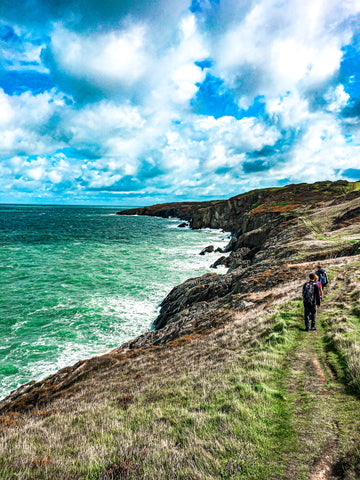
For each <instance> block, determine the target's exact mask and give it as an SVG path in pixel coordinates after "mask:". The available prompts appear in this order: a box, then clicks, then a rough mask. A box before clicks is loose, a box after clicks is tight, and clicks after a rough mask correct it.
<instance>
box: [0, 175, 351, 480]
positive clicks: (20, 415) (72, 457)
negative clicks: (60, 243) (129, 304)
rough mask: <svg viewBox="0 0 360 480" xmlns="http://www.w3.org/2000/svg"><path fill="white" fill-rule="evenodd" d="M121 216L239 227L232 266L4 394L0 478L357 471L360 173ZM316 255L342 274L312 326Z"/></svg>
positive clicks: (345, 474) (178, 290) (312, 475)
mask: <svg viewBox="0 0 360 480" xmlns="http://www.w3.org/2000/svg"><path fill="white" fill-rule="evenodd" d="M119 214H121V215H156V216H162V217H169V216H171V217H178V218H180V219H182V220H186V221H188V222H190V224H191V226H192V228H204V227H210V228H223V229H224V230H227V231H231V232H232V235H233V237H232V239H231V241H230V243H229V245H228V247H227V253H226V254H225V255H224V256H223V258H222V259H220V261H219V262H217V263H223V264H224V265H226V266H227V267H228V272H227V273H226V274H224V275H218V274H216V268H215V267H214V272H213V273H211V274H207V275H204V276H202V277H198V278H193V279H189V280H187V281H185V282H184V283H182V284H181V285H178V286H176V287H175V288H173V289H172V291H171V292H170V293H169V295H168V296H167V297H166V298H165V299H164V300H163V302H162V305H161V310H160V314H159V316H158V318H157V319H156V320H155V322H154V329H153V330H152V331H150V332H146V333H144V334H143V335H141V336H139V337H138V338H136V339H134V340H132V341H130V342H127V343H126V344H124V345H122V346H119V348H117V349H114V350H113V351H112V352H110V353H108V354H107V355H103V356H99V357H94V358H91V359H88V360H84V361H82V362H78V363H77V364H76V365H74V366H72V367H67V368H64V369H62V370H61V371H59V372H58V373H56V374H55V375H51V376H49V377H48V378H46V379H44V380H43V381H41V382H30V383H29V384H27V385H24V386H22V387H20V388H19V389H17V390H15V391H14V392H12V393H11V394H10V395H9V396H8V397H7V398H5V399H4V400H2V401H1V402H0V478H6V479H9V480H10V479H15V478H16V479H24V480H25V479H35V478H36V479H53V478H60V479H63V480H65V479H68V480H69V479H72V480H75V479H77V480H78V479H84V480H85V479H94V480H108V479H109V480H110V479H143V478H149V479H169V478H174V479H175V478H176V479H180V478H184V479H185V478H186V479H204V478H206V479H219V478H224V479H225V478H226V479H227V478H233V477H235V478H242V479H248V480H251V479H252V480H254V479H257V480H258V479H264V480H265V479H266V480H269V479H274V480H275V479H294V478H304V479H310V480H317V479H328V480H330V479H336V478H338V479H340V478H342V479H345V480H351V479H353V478H359V476H357V475H360V471H359V467H358V465H359V463H360V444H359V435H358V433H359V431H360V420H359V418H358V409H359V394H360V344H359V338H360V323H359V318H360V317H359V315H360V311H359V307H358V301H359V299H360V273H359V267H360V182H353V183H351V182H346V181H339V182H318V183H314V184H312V185H308V184H300V185H289V186H287V187H283V188H272V189H262V190H254V191H252V192H248V193H245V194H242V195H238V196H236V197H233V198H231V199H229V200H221V201H217V202H202V203H175V204H166V205H154V206H152V207H146V208H142V209H132V210H126V211H124V212H119ZM319 263H321V265H322V266H323V267H324V268H326V270H327V272H328V274H329V277H330V286H329V288H328V289H327V291H326V295H325V299H324V302H323V304H322V306H321V309H320V311H319V315H318V332H311V334H310V335H309V332H305V331H304V328H303V319H302V301H301V286H302V284H303V283H304V282H305V281H306V279H307V277H308V274H309V272H312V271H314V270H315V269H316V268H317V265H318V264H319ZM344 405H346V408H344ZM304 439H306V441H305V440H304Z"/></svg>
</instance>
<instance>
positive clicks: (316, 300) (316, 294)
mask: <svg viewBox="0 0 360 480" xmlns="http://www.w3.org/2000/svg"><path fill="white" fill-rule="evenodd" d="M308 283H313V284H314V294H313V298H312V299H311V302H310V305H313V306H314V307H315V305H320V301H321V298H320V291H319V287H318V286H317V285H315V283H314V282H312V281H311V280H310V281H309V282H306V283H304V286H303V298H304V290H305V288H306V287H305V286H306V285H307V284H308ZM305 304H306V302H305V301H304V305H305Z"/></svg>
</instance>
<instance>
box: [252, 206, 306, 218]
mask: <svg viewBox="0 0 360 480" xmlns="http://www.w3.org/2000/svg"><path fill="white" fill-rule="evenodd" d="M298 207H301V203H294V204H292V205H260V206H259V207H256V208H254V209H253V210H251V211H250V213H252V214H253V215H258V214H262V213H285V212H290V211H291V210H295V209H296V208H298Z"/></svg>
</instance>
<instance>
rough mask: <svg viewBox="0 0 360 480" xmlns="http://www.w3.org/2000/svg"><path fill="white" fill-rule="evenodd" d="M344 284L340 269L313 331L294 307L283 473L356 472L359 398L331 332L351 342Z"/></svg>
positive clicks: (322, 475)
mask: <svg viewBox="0 0 360 480" xmlns="http://www.w3.org/2000/svg"><path fill="white" fill-rule="evenodd" d="M353 272H354V273H355V272H356V269H354V270H353ZM349 284H350V282H349V281H347V279H346V278H344V272H340V273H339V274H338V275H337V276H336V277H334V278H333V281H332V284H331V286H330V287H329V289H328V291H327V293H326V296H325V299H324V302H323V304H322V305H321V307H320V310H319V312H318V318H317V331H310V332H306V331H305V328H304V326H303V324H301V320H300V315H301V314H300V313H299V328H298V332H297V333H296V342H295V345H296V347H295V348H294V349H293V350H292V351H291V352H289V354H288V356H287V373H288V375H287V376H286V378H285V380H284V384H283V387H284V389H286V391H287V395H286V399H287V402H286V403H287V409H288V414H289V416H290V419H289V425H290V429H292V431H293V434H292V435H291V434H289V435H288V436H285V440H284V442H283V445H281V446H280V445H279V446H278V447H279V448H280V450H282V452H283V455H284V456H285V462H284V463H285V465H286V475H285V478H288V479H302V478H304V479H309V480H332V479H349V480H350V479H359V478H360V399H359V396H358V392H357V391H356V390H354V389H351V388H349V386H348V381H347V379H346V378H345V376H346V375H345V374H344V371H346V370H348V369H349V366H348V365H346V363H345V361H346V359H345V358H344V357H343V356H342V355H341V354H340V355H339V351H337V352H336V348H335V347H334V338H335V342H336V335H338V337H339V338H340V335H342V338H343V340H344V341H345V342H346V336H347V335H348V337H349V341H348V343H349V345H348V347H349V348H351V345H350V338H351V336H353V335H354V332H351V331H350V330H349V327H348V326H347V325H346V316H347V305H346V301H344V300H345V299H346V296H347V294H348V293H349V292H347V287H348V285H349ZM350 295H351V292H350ZM358 321H359V319H358ZM331 328H333V329H334V328H336V329H337V330H336V331H335V333H334V332H332V334H331V333H330V332H329V330H331ZM294 436H295V437H296V441H295V442H294ZM286 457H288V459H289V460H288V461H286ZM279 478H280V477H279ZM281 478H284V477H281Z"/></svg>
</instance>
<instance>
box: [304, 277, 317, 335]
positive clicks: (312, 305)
mask: <svg viewBox="0 0 360 480" xmlns="http://www.w3.org/2000/svg"><path fill="white" fill-rule="evenodd" d="M315 278H316V277H315V273H310V275H309V279H310V281H309V282H306V283H305V284H304V286H303V289H302V296H303V303H304V320H305V329H306V331H307V332H308V331H309V330H310V325H311V330H316V309H317V308H319V306H320V292H319V287H318V286H317V285H316V284H315Z"/></svg>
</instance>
